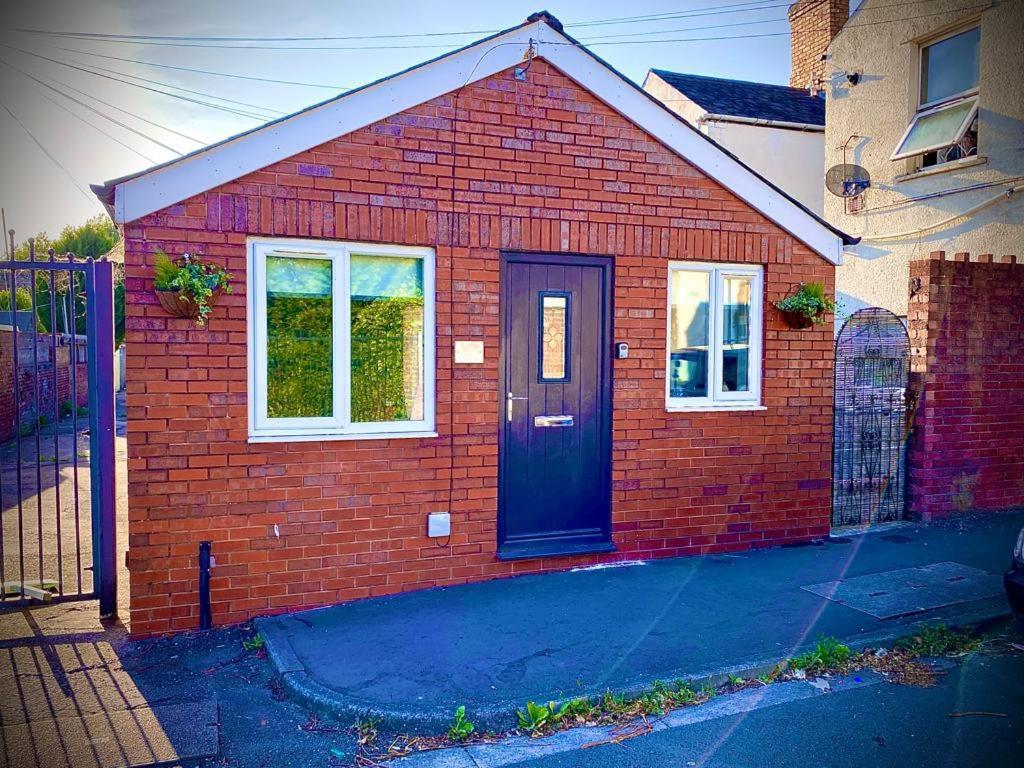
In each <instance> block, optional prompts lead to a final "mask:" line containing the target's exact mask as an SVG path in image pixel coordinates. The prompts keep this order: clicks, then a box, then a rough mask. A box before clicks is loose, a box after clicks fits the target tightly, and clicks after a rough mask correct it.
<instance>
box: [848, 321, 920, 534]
mask: <svg viewBox="0 0 1024 768" xmlns="http://www.w3.org/2000/svg"><path fill="white" fill-rule="evenodd" d="M909 361H910V341H909V339H908V337H907V329H906V327H905V326H904V325H903V322H902V321H901V320H900V319H899V318H898V317H897V316H896V315H894V314H893V313H892V312H890V311H889V310H887V309H881V308H878V307H871V308H868V309H862V310H860V311H858V312H856V313H854V314H853V315H851V316H850V318H849V319H848V320H847V321H846V323H845V324H844V325H843V327H842V330H841V331H840V332H839V337H838V338H837V339H836V372H835V405H834V409H835V414H834V416H835V433H834V441H833V448H832V451H833V453H832V525H833V526H835V527H841V526H848V525H871V524H875V523H883V522H890V521H893V520H902V519H903V514H904V498H905V490H906V474H905V459H906V450H905V446H906V431H907V379H908V372H909Z"/></svg>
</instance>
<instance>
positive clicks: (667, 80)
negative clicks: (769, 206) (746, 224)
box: [644, 69, 825, 216]
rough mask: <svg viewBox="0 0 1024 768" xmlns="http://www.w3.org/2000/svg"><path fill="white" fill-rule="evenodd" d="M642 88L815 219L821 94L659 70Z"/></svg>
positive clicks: (821, 160)
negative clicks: (733, 155) (806, 210)
mask: <svg viewBox="0 0 1024 768" xmlns="http://www.w3.org/2000/svg"><path fill="white" fill-rule="evenodd" d="M644 90H645V91H647V92H648V93H650V94H651V95H652V96H654V97H655V98H657V99H658V100H659V101H661V102H663V103H664V104H665V106H667V107H668V108H669V109H671V110H672V111H673V112H676V113H678V114H679V115H680V116H681V117H682V118H683V119H685V120H686V121H687V122H689V123H690V124H691V125H692V126H694V127H695V128H696V129H697V130H699V131H701V132H702V133H704V134H705V135H707V136H710V137H711V138H712V139H714V140H715V141H717V142H718V143H719V144H721V145H722V146H723V147H725V148H726V149H728V150H729V151H730V152H732V153H733V154H735V155H736V156H737V157H738V158H739V159H740V160H742V161H743V162H744V163H746V164H747V165H749V166H750V167H751V168H753V169H755V170H756V171H758V172H759V173H760V174H762V175H763V176H764V177H765V178H767V179H769V180H771V181H772V182H773V183H775V184H777V185H778V186H779V187H780V188H782V189H784V190H785V191H786V192H788V193H789V194H790V195H792V196H793V197H794V198H796V199H797V200H799V201H800V202H801V203H803V204H804V205H805V206H807V207H808V208H809V209H810V210H812V211H814V212H815V213H816V214H818V215H819V216H820V215H821V212H822V208H823V205H824V200H823V197H824V192H825V187H824V184H823V183H822V173H823V168H824V164H825V98H824V94H822V95H820V96H819V95H817V94H812V93H811V92H810V91H809V90H808V89H806V88H791V87H789V86H786V85H770V84H768V83H751V82H747V81H743V80H729V79H726V78H720V77H706V76H703V75H690V74H684V73H681V72H668V71H666V70H663V69H652V70H650V71H649V72H648V73H647V78H646V79H645V80H644Z"/></svg>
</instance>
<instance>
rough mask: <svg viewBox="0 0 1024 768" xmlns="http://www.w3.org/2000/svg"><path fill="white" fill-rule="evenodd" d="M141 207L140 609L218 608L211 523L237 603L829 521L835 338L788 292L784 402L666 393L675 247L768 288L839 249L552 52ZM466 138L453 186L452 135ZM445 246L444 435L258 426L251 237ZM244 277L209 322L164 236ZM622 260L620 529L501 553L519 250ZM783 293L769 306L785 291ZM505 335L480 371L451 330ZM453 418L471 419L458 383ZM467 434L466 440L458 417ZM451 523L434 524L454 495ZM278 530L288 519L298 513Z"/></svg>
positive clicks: (134, 352) (134, 559)
mask: <svg viewBox="0 0 1024 768" xmlns="http://www.w3.org/2000/svg"><path fill="white" fill-rule="evenodd" d="M453 113H454V99H453V96H452V95H447V96H444V97H441V98H437V99H434V100H433V101H430V102H429V103H427V104H424V105H422V106H420V107H418V108H416V109H413V110H410V111H409V112H406V113H403V114H400V115H396V116H394V117H392V118H389V119H387V120H384V121H383V122H380V123H378V124H375V125H372V126H370V127H368V128H366V129H363V130H359V131H357V132H355V133H353V134H351V135H348V136H345V137H343V138H340V139H338V140H336V141H331V142H328V143H326V144H323V145H321V146H319V147H316V148H314V149H312V150H310V151H308V152H305V153H303V154H301V155H298V156H296V157H293V158H291V159H289V160H287V161H284V162H280V163H277V164H275V165H273V166H271V167H268V168H266V169H264V170H263V171H260V172H258V173H254V174H251V175H249V176H247V177H245V178H242V179H240V180H238V181H236V182H233V183H230V184H226V185H224V186H222V187H220V188H218V189H215V190H213V191H211V192H209V193H206V194H202V195H198V196H196V197H194V198H192V199H190V200H188V201H186V202H184V203H182V204H180V205H175V206H172V207H170V208H168V209H166V210H164V211H161V212H159V213H156V214H153V215H150V216H147V217H145V218H144V219H142V220H140V221H137V222H134V223H131V224H129V225H127V227H126V246H127V247H126V252H127V292H128V294H127V295H128V310H127V311H128V318H127V329H128V330H127V348H128V363H127V368H128V371H127V381H128V390H127V407H128V417H129V427H128V451H129V494H130V508H129V516H130V546H131V552H130V564H131V606H132V609H131V626H132V631H133V632H134V633H136V634H149V633H154V632H162V631H166V630H172V629H184V628H188V627H194V626H195V625H196V622H197V596H196V586H197V584H196V582H197V574H196V551H197V543H198V542H199V541H200V540H202V539H211V540H212V541H213V551H214V554H215V557H216V561H217V565H216V569H215V570H214V575H213V611H214V620H215V621H216V622H218V623H227V622H234V621H239V620H242V619H245V618H246V617H249V616H252V615H254V614H261V613H268V612H273V611H281V610H285V609H289V608H299V607H307V606H314V605H322V604H326V603H333V602H337V601H343V600H351V599H355V598H362V597H368V596H374V595H383V594H388V593H393V592H399V591H403V590H409V589H416V588H422V587H429V586H434V585H443V584H455V583H459V582H465V581H472V580H479V579H484V578H490V577H495V576H505V575H510V574H514V573H524V572H528V571H540V570H546V569H555V568H565V567H569V566H574V565H580V564H587V563H593V562H597V561H598V560H609V559H615V558H637V557H640V558H647V557H654V556H667V555H680V554H690V553H701V552H711V551H726V550H738V549H743V548H747V547H752V546H768V545H772V544H779V543H782V542H792V541H801V540H807V539H811V538H814V537H818V536H822V535H824V534H826V533H827V531H828V524H829V501H830V480H829V477H830V474H829V473H830V457H831V432H832V418H831V406H832V373H831V369H832V334H831V331H830V329H829V327H828V326H821V327H816V328H814V329H812V330H806V331H793V330H789V329H788V328H786V327H784V325H783V324H782V321H781V319H780V318H779V317H778V315H777V313H776V312H775V310H774V309H769V310H768V311H767V323H766V330H765V370H764V384H763V391H764V403H765V405H766V406H767V410H764V411H755V412H746V413H717V414H713V413H675V414H669V413H666V411H665V403H664V384H665V381H664V376H665V370H664V358H665V328H666V284H667V261H668V260H669V259H670V258H678V259H695V260H708V261H727V262H744V263H758V264H764V265H765V280H766V286H767V296H766V298H767V300H768V301H771V300H775V299H778V298H781V297H782V296H783V295H785V294H787V293H788V292H789V291H790V290H791V289H792V287H793V285H794V284H795V283H797V282H799V281H801V280H818V281H822V282H824V283H825V284H826V285H827V286H828V289H829V290H830V291H831V290H832V287H833V271H834V270H833V267H832V266H831V265H829V264H828V263H827V262H826V261H824V260H823V259H821V258H820V257H819V256H817V255H816V254H814V253H812V252H811V251H810V250H809V249H808V248H807V247H806V246H804V245H803V244H801V243H799V242H795V241H794V240H793V239H792V238H791V237H789V236H788V235H786V234H785V233H784V232H782V231H781V230H779V229H778V228H777V227H776V226H774V225H773V224H771V223H770V222H768V221H767V220H765V219H764V218H763V217H762V216H760V215H759V214H757V213H756V212H754V211H753V210H751V209H750V208H749V207H748V206H747V205H745V204H744V203H743V202H741V201H740V200H738V199H737V198H736V197H734V196H733V195H732V194H730V193H729V192H727V191H725V190H724V189H722V188H721V187H720V186H718V185H717V184H716V183H714V182H712V181H710V180H708V179H707V178H705V177H704V176H703V175H702V174H701V173H700V172H698V171H697V170H696V169H695V168H693V167H692V166H690V165H688V164H687V163H686V162H684V161H683V160H681V159H680V158H678V157H677V156H675V155H673V154H671V153H670V152H669V151H667V150H666V149H665V148H664V147H663V146H661V145H659V144H657V143H656V142H655V141H654V140H652V139H651V138H650V137H649V136H647V135H646V134H644V133H643V132H641V131H640V130H638V129H637V128H636V127H635V126H633V125H632V124H630V123H628V122H627V121H626V120H625V119H624V118H622V117H621V116H619V115H618V114H617V113H615V112H613V111H612V110H611V109H609V108H608V107H606V106H605V105H603V104H602V103H600V102H598V101H597V100H595V99H594V98H593V97H592V96H591V95H590V94H589V93H587V92H585V91H584V90H582V89H581V88H580V87H579V86H577V85H576V84H575V83H573V82H572V81H570V80H569V79H567V78H566V77H564V76H563V75H561V74H559V73H558V72H557V71H555V70H554V69H553V68H551V67H550V66H549V65H547V64H546V63H545V62H544V61H543V60H536V61H535V62H534V64H533V66H532V67H531V69H530V73H529V77H528V82H517V81H516V80H514V79H513V78H512V77H511V73H510V72H506V73H502V74H499V75H495V76H493V77H491V78H488V79H487V80H484V81H482V82H480V83H477V84H474V85H472V86H469V87H466V88H464V89H463V90H462V91H461V93H460V95H459V96H458V113H459V114H458V122H457V126H454V125H453V121H452V116H453ZM453 128H457V130H456V131H455V143H456V146H457V150H456V153H455V155H456V159H455V164H454V165H455V168H454V177H455V181H454V188H455V192H454V194H455V200H456V202H455V206H454V215H453V213H452V204H451V202H450V196H451V194H452V186H453V182H452V169H453V162H452V144H451V142H452V138H453ZM250 234H259V235H288V236H297V237H312V238H321V237H322V238H336V239H349V240H356V241H379V242H385V243H403V244H414V245H431V246H435V247H436V248H437V291H438V305H437V328H438V335H437V374H438V375H437V379H438V384H437V412H438V430H437V431H438V432H439V434H440V437H439V438H435V439H401V440H367V441H344V442H341V441H335V442H323V443H316V442H312V443H280V444H255V445H249V444H248V443H247V442H246V436H247V424H246V321H245V270H246V249H245V243H246V236H247V235H250ZM158 248H162V249H165V250H166V251H167V252H169V253H174V254H178V253H181V252H183V251H186V250H192V251H196V250H198V251H201V252H202V253H204V254H206V255H207V256H208V257H210V258H212V259H216V260H218V261H219V262H221V263H223V264H225V265H226V266H227V267H228V268H229V269H230V270H231V271H232V272H233V273H234V274H235V278H236V279H235V292H234V293H233V294H231V295H226V296H224V297H223V298H222V299H221V301H220V303H219V304H218V305H217V307H216V308H215V310H214V313H213V315H212V319H211V322H210V324H209V327H208V328H207V329H206V330H193V329H192V328H191V327H190V325H189V324H188V322H187V321H183V320H177V319H173V318H170V317H168V316H167V315H166V314H164V313H163V311H162V310H161V309H160V307H159V306H158V304H157V302H156V299H155V297H154V296H153V294H152V292H151V290H152V282H151V265H152V254H153V252H154V251H155V250H156V249H158ZM503 248H507V249H513V248H514V249H527V250H538V251H565V252H582V253H593V254H608V255H611V256H614V258H615V338H616V339H625V340H628V341H629V342H630V348H631V351H630V357H629V359H627V360H621V361H616V363H615V372H614V373H615V394H614V436H613V438H614V446H613V450H614V462H613V472H614V477H613V482H614V494H613V495H614V501H613V507H614V508H613V528H614V540H615V543H616V544H617V545H618V547H619V551H618V552H617V553H616V554H614V555H608V556H603V557H599V556H586V557H574V558H549V559H544V560H533V561H519V562H499V561H497V560H496V559H495V538H496V495H497V452H498V447H497V442H496V440H497V430H498V418H499V403H498V400H499V395H500V392H499V380H498V367H497V365H498V334H499V329H498V264H499V252H500V249H503ZM766 304H767V302H766ZM453 335H454V337H455V338H460V339H467V338H476V339H480V340H483V341H484V342H485V349H486V362H485V364H484V365H482V366H479V365H472V366H456V367H455V369H454V375H453V366H452V358H451V351H452V345H451V340H452V337H453ZM453 390H454V398H455V403H456V407H455V408H454V413H455V418H454V421H453V422H451V423H449V420H448V415H447V414H448V413H449V403H450V398H451V397H452V396H453ZM452 433H454V458H453V459H452V458H451V456H452V454H451V453H450V448H449V437H450V435H452ZM450 460H453V463H454V477H453V480H452V486H453V489H454V490H453V497H452V500H451V505H450V508H451V512H452V536H451V539H450V540H449V541H441V542H439V541H437V540H431V539H428V538H427V537H426V535H425V534H426V515H427V513H428V512H432V511H440V510H446V509H448V508H449V502H448V483H449V480H448V478H449V462H450ZM275 525H277V526H279V530H280V537H279V538H278V537H277V536H276V535H275V532H274V526H275Z"/></svg>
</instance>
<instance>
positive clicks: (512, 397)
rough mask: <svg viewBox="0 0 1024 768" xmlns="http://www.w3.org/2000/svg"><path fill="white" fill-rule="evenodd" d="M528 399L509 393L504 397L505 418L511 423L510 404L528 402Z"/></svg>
mask: <svg viewBox="0 0 1024 768" xmlns="http://www.w3.org/2000/svg"><path fill="white" fill-rule="evenodd" d="M529 399H530V398H528V397H517V396H516V395H513V394H512V393H511V392H509V393H508V394H507V395H506V396H505V418H506V419H507V420H508V421H512V404H513V403H514V402H515V401H516V400H529Z"/></svg>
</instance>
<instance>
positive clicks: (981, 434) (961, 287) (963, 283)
mask: <svg viewBox="0 0 1024 768" xmlns="http://www.w3.org/2000/svg"><path fill="white" fill-rule="evenodd" d="M910 288H911V292H910V312H909V318H908V322H909V326H910V329H909V330H910V344H911V387H912V389H913V391H914V392H915V393H916V396H917V400H918V403H917V410H916V413H915V415H914V421H913V434H912V437H911V443H910V450H909V453H908V459H907V479H908V488H907V492H908V510H909V512H910V514H911V516H913V517H915V518H920V519H924V520H929V519H932V518H936V517H945V516H948V515H951V514H956V513H958V512H965V511H968V510H999V509H1008V508H1012V507H1018V506H1024V408H1022V407H1021V403H1022V402H1024V356H1022V355H1021V349H1024V310H1022V302H1024V259H1022V258H1020V257H1017V258H1016V259H1015V258H1014V257H1013V256H1003V257H998V256H996V257H993V256H991V255H982V256H978V257H976V258H972V257H970V256H969V255H968V254H966V253H958V254H956V255H955V256H954V257H953V258H952V259H947V258H946V255H945V254H944V253H942V252H937V253H933V254H931V258H930V259H927V260H920V261H914V262H911V264H910Z"/></svg>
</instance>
